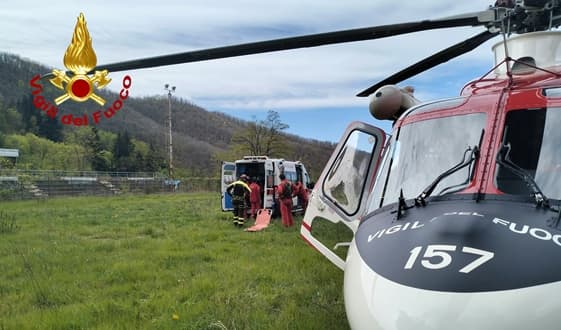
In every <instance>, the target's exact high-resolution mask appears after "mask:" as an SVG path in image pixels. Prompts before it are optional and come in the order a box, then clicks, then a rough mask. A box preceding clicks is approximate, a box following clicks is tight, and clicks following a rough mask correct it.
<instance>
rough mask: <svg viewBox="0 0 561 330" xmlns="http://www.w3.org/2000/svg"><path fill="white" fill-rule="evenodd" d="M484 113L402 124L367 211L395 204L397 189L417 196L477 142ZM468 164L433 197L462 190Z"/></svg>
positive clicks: (447, 178)
mask: <svg viewBox="0 0 561 330" xmlns="http://www.w3.org/2000/svg"><path fill="white" fill-rule="evenodd" d="M485 122H486V115H485V113H472V114H467V115H459V116H449V117H443V118H435V119H430V120H424V121H419V122H414V123H411V124H408V125H405V126H403V127H402V128H401V129H400V132H399V138H397V139H396V138H395V137H394V138H393V139H392V141H391V149H390V151H389V152H388V157H391V158H390V159H385V160H384V162H383V168H382V170H381V173H380V175H379V178H378V180H377V181H376V184H375V186H374V191H373V194H372V198H373V200H371V201H370V203H369V210H370V211H372V210H374V209H376V208H378V207H381V206H384V205H387V204H391V203H395V202H397V200H398V198H399V194H400V191H401V190H403V195H404V197H405V198H406V199H410V198H414V197H416V196H417V195H419V194H420V193H421V192H422V191H423V189H425V188H426V187H427V186H428V185H429V184H430V183H431V182H432V181H434V180H435V179H436V177H437V176H438V175H440V174H442V173H443V172H444V171H446V170H448V169H450V168H452V167H453V166H454V165H456V164H458V162H460V161H461V160H462V157H463V156H464V153H466V152H467V150H468V148H473V146H476V145H478V144H479V140H480V138H481V132H482V130H483V129H484V127H485ZM471 168H472V167H471V166H468V167H466V168H464V169H462V170H460V171H458V172H456V173H454V174H452V175H450V176H448V177H446V178H444V179H443V180H442V181H441V182H440V183H439V184H438V186H436V189H435V190H434V193H433V194H432V195H433V196H436V195H439V194H444V193H449V192H454V191H458V190H461V189H462V188H463V187H465V186H466V185H467V183H468V181H469V180H468V178H469V175H470V171H471Z"/></svg>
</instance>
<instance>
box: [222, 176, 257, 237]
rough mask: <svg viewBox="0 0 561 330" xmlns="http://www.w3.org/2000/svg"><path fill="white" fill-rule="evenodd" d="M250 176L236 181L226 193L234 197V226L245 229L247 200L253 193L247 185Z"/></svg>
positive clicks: (229, 186) (241, 177)
mask: <svg viewBox="0 0 561 330" xmlns="http://www.w3.org/2000/svg"><path fill="white" fill-rule="evenodd" d="M248 179H249V178H248V176H247V175H245V174H242V175H240V178H239V179H238V181H234V182H232V183H230V184H229V185H228V187H227V188H226V192H227V193H228V195H230V196H232V204H233V205H234V221H233V223H234V226H236V227H243V225H244V222H245V200H246V199H247V197H248V195H249V194H250V193H251V189H250V188H249V186H248V185H247V181H248Z"/></svg>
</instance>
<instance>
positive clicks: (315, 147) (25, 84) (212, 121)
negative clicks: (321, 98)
mask: <svg viewBox="0 0 561 330" xmlns="http://www.w3.org/2000/svg"><path fill="white" fill-rule="evenodd" d="M51 70H52V68H48V67H46V66H43V65H41V64H38V63H35V62H33V61H30V60H26V59H22V58H21V57H19V56H16V55H12V54H6V53H0V111H6V109H7V108H10V107H13V108H15V109H16V110H17V111H18V112H20V113H22V114H23V113H25V111H26V110H25V109H22V107H23V106H22V104H25V101H27V102H28V104H29V102H30V100H31V97H32V96H31V87H30V85H29V81H30V80H31V79H32V78H33V77H34V76H35V75H37V74H44V73H47V72H50V71H51ZM41 84H42V86H43V87H44V91H43V92H42V95H44V96H45V98H46V99H48V100H53V99H55V98H56V97H57V96H59V95H60V91H59V90H56V89H55V88H54V87H52V86H51V84H50V83H48V82H47V81H46V80H43V81H41ZM96 93H97V94H99V95H100V96H102V97H104V98H105V99H107V100H116V99H117V98H118V94H116V93H113V92H108V91H98V92H96ZM59 108H60V110H61V112H63V113H64V114H74V115H78V116H81V115H83V114H84V110H83V109H84V108H87V109H98V108H99V106H98V105H97V104H96V103H94V102H93V101H86V102H84V103H83V104H78V103H76V102H66V103H64V104H63V105H61V106H60V107H59ZM122 110H123V111H120V112H118V113H117V114H116V115H115V116H113V117H112V118H111V120H101V121H100V123H99V124H98V125H97V127H98V129H100V130H106V131H110V132H113V133H117V132H124V131H127V132H128V133H129V134H130V135H131V137H133V138H135V139H138V140H140V141H144V142H146V143H147V144H152V145H153V146H154V147H155V149H156V150H162V151H164V152H163V154H164V155H166V153H165V151H166V150H167V149H166V148H167V132H168V126H167V114H168V111H167V98H166V97H165V96H152V97H142V98H138V97H130V98H128V99H127V100H126V102H125V105H124V107H123V109H122ZM34 111H37V112H38V113H39V112H40V111H39V110H37V109H34ZM90 112H91V110H90ZM90 115H91V113H90ZM60 116H61V114H59V115H58V117H57V120H60ZM172 116H173V123H174V127H173V145H174V166H175V167H176V168H183V169H186V170H188V171H189V172H190V173H196V174H197V175H205V176H215V175H217V173H218V172H217V171H218V168H219V162H220V160H221V159H219V158H218V159H217V155H220V154H226V152H227V151H228V149H229V147H230V145H231V139H232V136H233V135H234V133H235V132H239V131H241V130H243V129H245V128H247V127H248V125H249V124H250V123H249V122H247V121H243V120H240V119H236V118H234V117H232V116H229V115H227V114H224V113H220V112H213V111H208V110H207V109H203V108H201V107H199V106H197V105H195V104H192V103H189V102H186V101H184V100H181V99H174V105H173V107H172ZM42 117H44V118H38V119H36V120H41V121H46V116H45V115H44V114H43V115H42ZM51 122H52V120H51ZM0 124H1V123H0ZM7 124H9V125H11V124H13V123H7ZM45 125H55V126H56V125H58V126H60V124H57V123H45ZM21 126H22V127H21V128H19V131H20V133H26V131H25V125H21ZM62 126H63V127H62V130H63V131H68V130H73V129H75V128H74V127H73V126H72V125H62ZM1 127H2V126H1V125H0V129H1ZM0 133H2V132H1V131H0ZM283 139H284V140H285V143H286V145H287V146H288V148H286V152H285V153H283V154H279V155H269V156H276V157H283V158H285V159H297V160H301V161H302V162H304V164H306V167H307V168H309V169H310V172H311V174H312V177H314V178H317V176H318V175H319V174H320V172H321V170H322V168H323V167H324V165H325V163H326V162H327V160H328V159H329V157H330V155H331V153H332V151H333V149H334V144H332V143H330V142H322V141H316V140H311V139H304V138H301V137H298V136H295V135H290V134H283ZM227 160H233V159H227Z"/></svg>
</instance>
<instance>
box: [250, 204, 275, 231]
mask: <svg viewBox="0 0 561 330" xmlns="http://www.w3.org/2000/svg"><path fill="white" fill-rule="evenodd" d="M271 215H272V211H271V210H270V209H260V210H258V211H257V218H256V219H255V224H254V225H253V226H251V227H249V228H246V229H245V231H260V230H263V229H265V228H267V227H268V226H269V222H271Z"/></svg>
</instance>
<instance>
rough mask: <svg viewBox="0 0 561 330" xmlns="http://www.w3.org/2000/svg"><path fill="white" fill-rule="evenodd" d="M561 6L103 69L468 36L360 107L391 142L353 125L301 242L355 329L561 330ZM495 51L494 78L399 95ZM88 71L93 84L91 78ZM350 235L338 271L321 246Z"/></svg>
mask: <svg viewBox="0 0 561 330" xmlns="http://www.w3.org/2000/svg"><path fill="white" fill-rule="evenodd" d="M559 24H561V0H549V1H544V0H532V1H529V0H516V1H497V2H496V3H495V4H494V5H492V6H490V7H489V8H488V9H486V10H483V11H481V12H476V13H470V14H464V15H459V16H454V17H449V18H443V19H439V20H423V21H419V22H411V23H400V24H391V25H384V26H376V27H368V28H361V29H353V30H344V31H336V32H328V33H321V34H314V35H306V36H300V37H292V38H284V39H275V40H268V41H262V42H255V43H247V44H241V45H233V46H226V47H219V48H213V49H206V50H200V51H189V52H184V53H179V54H172V55H164V56H158V57H151V58H144V59H137V60H132V61H126V62H120V63H114V64H109V65H100V66H98V67H96V68H95V69H94V70H103V69H107V70H109V71H110V72H114V71H123V70H132V69H141V68H148V67H156V66H162V65H172V64H180V63H188V62H197V61H205V60H211V59H218V58H225V57H233V56H242V55H248V54H257V53H265V52H272V51H280V50H286V49H296V48H303V47H316V46H321V45H327V44H335V43H345V42H351V41H362V40H370V39H377V38H385V37H390V36H395V35H399V34H404V33H412V32H418V31H424V30H431V29H441V28H453V27H460V26H473V27H475V28H479V29H482V32H481V33H479V34H477V35H475V36H474V37H472V38H470V39H468V40H465V41H462V42H460V43H458V44H455V45H453V46H451V47H449V48H447V49H445V50H442V51H440V52H438V53H436V54H434V55H432V56H430V57H428V58H426V59H424V60H422V61H420V62H418V63H416V64H414V65H412V66H410V67H408V68H406V69H404V70H402V71H400V72H398V73H396V74H394V75H392V76H391V77H388V78H387V79H385V80H383V81H382V82H380V83H378V84H376V85H374V86H372V87H370V88H368V89H367V90H365V91H363V92H361V93H360V94H359V95H358V96H369V95H372V101H371V104H370V111H371V113H372V114H373V115H374V117H376V118H378V119H388V120H391V121H393V126H392V131H391V133H389V134H385V133H384V132H383V131H382V130H380V129H378V128H375V127H373V126H370V125H368V124H365V123H359V122H355V123H352V124H351V125H350V126H349V128H348V129H347V131H346V132H345V134H344V136H343V137H342V139H341V142H340V143H339V145H338V146H337V148H336V150H335V152H334V154H333V155H332V157H331V159H330V161H329V163H328V164H327V166H326V168H325V169H324V172H323V173H322V175H321V176H320V179H319V180H318V182H317V183H316V186H315V188H314V189H313V193H312V195H311V198H310V203H309V206H308V209H307V211H306V214H305V217H304V219H303V224H302V227H301V235H302V237H303V238H304V239H305V240H306V241H307V242H308V243H309V244H310V245H312V246H313V247H314V248H315V249H317V250H318V251H319V252H320V253H322V254H323V255H325V256H326V257H327V258H328V259H329V260H330V261H331V262H332V263H334V264H335V265H336V266H338V267H339V268H341V269H342V270H344V297H345V307H346V312H347V317H348V321H349V323H350V326H351V327H352V328H356V329H560V328H561V312H560V310H561V299H560V298H559V297H558V296H557V295H558V294H560V293H561V224H560V222H561V212H560V208H561V207H560V200H561V152H559V151H560V148H561V33H560V32H555V31H550V30H551V29H552V28H556V27H558V25H559ZM493 37H498V38H501V40H498V43H497V44H496V45H495V46H494V53H495V58H496V66H495V67H494V68H491V70H490V71H489V73H488V74H486V75H484V76H483V77H481V78H480V79H478V80H475V81H472V82H469V83H467V84H466V85H465V87H464V88H463V89H462V91H461V92H460V96H458V97H454V98H450V99H444V100H439V101H431V102H425V103H421V102H420V101H418V100H417V99H416V98H415V97H413V96H412V93H411V90H410V89H406V88H404V89H400V88H398V87H396V86H395V84H397V83H399V82H401V81H403V80H405V79H408V78H410V77H412V76H414V75H416V74H419V73H421V72H423V71H425V70H427V69H430V68H432V67H434V66H436V65H438V64H441V63H444V62H446V61H448V60H450V59H452V58H455V57H457V56H460V55H462V54H464V53H467V52H469V51H471V50H473V49H474V48H476V47H477V46H479V45H481V44H482V43H484V42H485V41H487V40H489V39H491V38H493ZM94 70H92V71H94ZM325 223H328V224H336V225H340V226H339V227H341V225H342V226H343V228H346V229H348V230H350V232H351V236H350V239H349V240H350V241H349V242H343V244H339V245H338V246H340V245H347V246H348V252H347V253H346V255H345V256H341V255H340V254H338V253H337V252H338V251H334V250H333V249H330V248H328V247H327V243H325V242H322V241H321V239H319V237H318V235H317V234H318V233H321V229H318V228H321V226H318V225H321V224H325Z"/></svg>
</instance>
